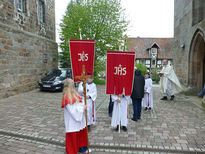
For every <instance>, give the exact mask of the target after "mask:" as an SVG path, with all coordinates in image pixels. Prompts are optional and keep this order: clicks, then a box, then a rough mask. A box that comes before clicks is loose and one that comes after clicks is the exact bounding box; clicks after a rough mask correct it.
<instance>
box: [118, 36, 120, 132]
mask: <svg viewBox="0 0 205 154" xmlns="http://www.w3.org/2000/svg"><path fill="white" fill-rule="evenodd" d="M118 43H119V51H120V50H121V40H118ZM119 99H120V103H119V104H118V113H119V114H118V119H119V129H118V132H119V133H120V127H121V97H119Z"/></svg>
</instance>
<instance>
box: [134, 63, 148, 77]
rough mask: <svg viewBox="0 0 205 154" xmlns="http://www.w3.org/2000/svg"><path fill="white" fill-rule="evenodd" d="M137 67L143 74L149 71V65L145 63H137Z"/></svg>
mask: <svg viewBox="0 0 205 154" xmlns="http://www.w3.org/2000/svg"><path fill="white" fill-rule="evenodd" d="M135 67H136V68H137V69H138V70H140V71H141V74H142V75H143V76H145V73H146V72H147V67H146V66H145V65H144V64H143V63H135Z"/></svg>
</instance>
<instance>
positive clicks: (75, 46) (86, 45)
mask: <svg viewBox="0 0 205 154" xmlns="http://www.w3.org/2000/svg"><path fill="white" fill-rule="evenodd" d="M70 55H71V56H70V58H71V65H72V71H73V79H74V82H78V81H80V80H79V79H75V77H76V76H81V75H82V65H85V73H86V74H87V73H91V74H93V66H94V57H95V40H70Z"/></svg>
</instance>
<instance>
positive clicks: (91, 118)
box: [78, 82, 97, 125]
mask: <svg viewBox="0 0 205 154" xmlns="http://www.w3.org/2000/svg"><path fill="white" fill-rule="evenodd" d="M78 92H79V94H80V95H81V96H83V95H84V91H83V83H82V82H81V83H80V84H79V87H78ZM86 95H87V96H90V98H89V99H86V102H87V118H88V125H92V124H95V122H96V111H95V100H96V98H97V88H96V85H95V83H90V84H89V83H86ZM83 103H84V96H83Z"/></svg>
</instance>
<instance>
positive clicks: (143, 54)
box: [128, 37, 173, 59]
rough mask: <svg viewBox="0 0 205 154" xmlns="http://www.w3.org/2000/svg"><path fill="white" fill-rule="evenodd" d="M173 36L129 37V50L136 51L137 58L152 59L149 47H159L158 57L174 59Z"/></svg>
mask: <svg viewBox="0 0 205 154" xmlns="http://www.w3.org/2000/svg"><path fill="white" fill-rule="evenodd" d="M172 45H173V38H140V37H137V38H128V49H129V51H135V52H136V58H143V59H150V58H151V55H150V54H149V49H150V48H152V47H156V48H158V56H157V58H158V59H172V49H173V48H172Z"/></svg>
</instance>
